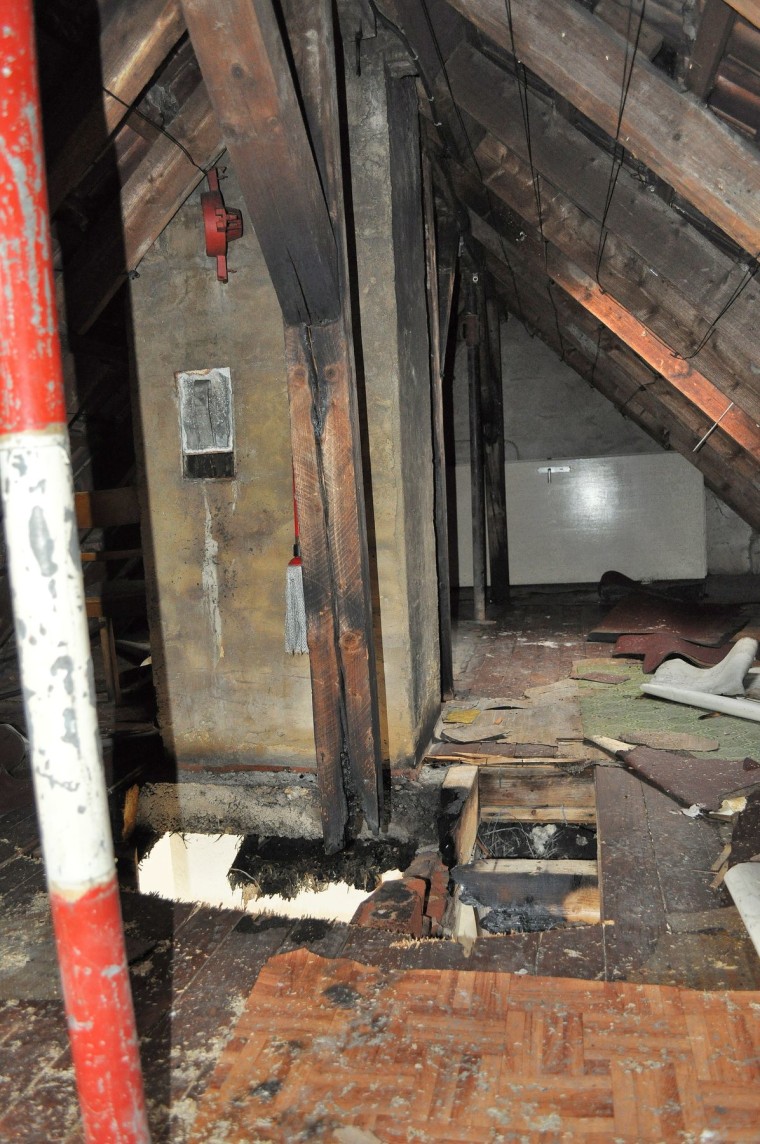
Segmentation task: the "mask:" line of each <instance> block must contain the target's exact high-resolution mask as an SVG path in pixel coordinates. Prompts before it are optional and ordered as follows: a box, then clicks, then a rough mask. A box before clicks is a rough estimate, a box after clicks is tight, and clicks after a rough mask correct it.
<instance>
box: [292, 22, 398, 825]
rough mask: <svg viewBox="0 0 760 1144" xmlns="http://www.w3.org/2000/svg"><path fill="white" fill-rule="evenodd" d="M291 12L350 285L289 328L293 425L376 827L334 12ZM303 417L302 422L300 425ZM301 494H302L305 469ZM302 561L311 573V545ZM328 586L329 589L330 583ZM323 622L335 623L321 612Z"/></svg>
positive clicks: (373, 711)
mask: <svg viewBox="0 0 760 1144" xmlns="http://www.w3.org/2000/svg"><path fill="white" fill-rule="evenodd" d="M284 16H285V20H286V26H287V31H288V35H289V37H290V39H291V41H292V42H293V43H294V44H299V43H300V44H313V45H315V46H316V47H315V50H313V51H311V50H310V51H303V50H301V51H298V50H296V51H295V52H294V58H295V62H296V67H297V69H298V75H299V86H300V93H301V98H302V99H303V102H304V107H305V112H306V117H307V122H308V124H309V128H310V131H311V137H312V140H313V146H314V152H315V154H316V156H317V160H318V162H319V163H320V165H321V171H320V173H321V179H322V185H323V186H324V187H325V193H326V195H327V204H328V209H329V215H330V218H331V220H332V226H333V227H334V228H335V238H336V243H337V251H338V258H339V264H338V273H339V279H340V282H341V313H340V316H339V318H338V319H337V320H336V321H335V322H333V323H329V324H325V325H318V326H317V325H315V326H301V327H299V329H298V330H288V331H287V334H286V340H287V342H288V344H289V345H290V346H291V347H292V348H294V349H295V350H296V352H297V353H298V354H300V364H299V366H298V368H299V369H302V370H304V371H305V372H304V374H303V375H302V377H301V382H300V384H303V383H304V382H305V383H306V385H307V386H308V395H309V396H310V401H311V405H310V408H308V411H307V406H306V404H305V403H304V405H303V406H302V407H301V408H300V409H299V410H296V411H295V413H294V411H293V410H291V430H292V432H293V433H294V440H295V434H296V432H297V434H298V439H299V442H300V443H301V444H302V445H304V447H305V448H306V447H307V446H306V445H305V443H306V442H307V439H308V435H309V434H311V438H312V440H311V443H310V444H309V445H308V451H309V456H310V460H309V466H310V467H311V466H316V468H315V469H313V471H312V475H311V480H312V486H311V492H310V498H311V499H309V501H308V504H309V512H310V513H311V514H312V516H314V515H319V516H320V517H321V518H322V522H321V523H320V521H319V520H315V519H312V521H311V523H310V524H309V526H308V527H309V528H310V530H311V531H312V534H313V533H315V531H317V530H318V529H320V528H323V529H325V530H326V532H325V536H326V545H327V547H326V557H327V566H326V568H325V564H324V557H325V552H322V551H320V553H319V564H318V566H317V575H319V576H324V574H325V571H326V572H327V575H328V579H327V584H328V587H329V594H330V599H329V606H330V608H331V609H332V611H333V613H334V616H335V620H334V622H335V638H336V647H337V674H333V673H334V672H335V670H336V665H333V664H331V665H330V670H331V674H330V676H329V677H328V678H327V679H324V680H320V683H319V686H320V688H321V689H324V693H325V694H326V693H327V691H328V690H330V689H331V690H332V710H334V707H335V704H336V703H338V704H340V705H341V707H342V711H343V713H344V716H343V717H344V734H345V742H346V748H347V754H348V768H347V770H348V774H347V773H346V769H343V770H342V779H343V783H344V784H346V786H347V787H348V788H349V789H347V791H346V795H347V797H348V799H349V801H350V802H353V801H358V804H359V806H360V807H361V810H362V812H363V814H364V817H365V819H366V821H367V824H368V825H369V827H370V829H371V830H373V831H375V830H377V829H378V827H379V822H380V811H381V807H382V761H381V757H380V726H379V713H378V697H377V676H376V666H375V649H374V635H373V628H372V601H371V591H370V577H369V556H368V551H367V522H366V513H365V508H364V485H363V476H362V459H361V436H360V422H359V411H358V401H357V391H356V390H357V387H356V367H355V362H354V353H353V342H352V337H351V330H352V319H351V302H350V291H349V289H348V280H349V269H348V259H347V253H346V234H345V211H344V205H343V172H342V155H341V145H340V126H339V124H340V119H339V112H338V94H337V80H336V62H335V42H334V33H333V26H332V9H331V7H330V5H329V3H328V2H327V0H320V2H319V3H314V4H310V5H308V6H304V5H302V4H297V3H295V2H288V3H286V5H285V6H284ZM293 360H295V359H293ZM305 397H306V391H304V398H305ZM294 417H295V418H297V419H299V427H298V428H297V429H296V430H294ZM304 472H305V471H302V475H304ZM315 479H316V487H315V485H314V480H315ZM296 495H297V496H300V495H301V493H300V491H299V472H298V466H297V467H296ZM303 559H304V569H306V565H307V563H308V561H309V553H308V551H307V548H306V547H304V548H303ZM320 590H321V591H324V584H323V585H322V588H321V589H320ZM309 607H310V608H312V607H317V602H316V601H314V600H313V599H312V600H311V601H310V603H309ZM307 620H308V615H307ZM316 622H318V623H320V624H323V623H325V622H326V621H325V618H324V617H322V616H320V617H318V619H317V621H316ZM329 718H330V724H331V730H330V735H331V737H332V739H333V740H334V731H335V727H334V724H333V719H334V716H333V715H332V714H330V716H329ZM330 766H331V768H332V773H333V774H334V776H335V779H336V781H337V779H338V777H339V772H338V768H339V767H342V764H341V760H340V758H338V759H333V761H332V763H331V764H330Z"/></svg>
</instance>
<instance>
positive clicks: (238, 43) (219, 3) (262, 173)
mask: <svg viewBox="0 0 760 1144" xmlns="http://www.w3.org/2000/svg"><path fill="white" fill-rule="evenodd" d="M183 11H184V13H185V19H186V20H187V26H188V29H189V31H190V38H191V40H192V42H193V47H194V48H195V53H196V55H197V57H198V62H199V63H200V65H201V72H202V74H203V78H204V80H205V83H206V87H207V89H208V93H209V97H210V99H211V102H212V104H213V106H214V109H215V111H216V114H217V116H218V120H219V124H220V127H221V131H222V135H223V136H224V139H225V141H226V143H227V148H228V150H229V153H230V157H231V159H232V162H233V163H234V166H235V171H236V174H237V177H238V179H239V181H240V186H241V189H242V192H243V197H244V198H245V202H246V206H247V207H248V211H249V213H250V216H251V219H252V221H253V225H254V228H255V230H256V237H257V238H258V240H259V243H260V245H261V250H262V254H263V255H264V259H265V261H266V264H267V267H268V269H269V273H270V276H271V279H272V285H273V286H274V288H275V291H276V293H277V298H278V300H279V302H280V306H281V308H282V312H283V316H284V318H285V321H286V322H288V323H290V324H299V323H305V324H312V323H316V322H331V321H334V320H335V319H337V318H338V316H339V314H340V310H341V298H340V288H339V282H338V253H337V248H336V245H335V238H334V235H333V229H332V226H331V223H330V217H329V214H328V211H327V205H326V203H325V197H324V193H323V189H322V186H321V184H320V178H319V174H318V171H317V167H316V164H315V161H314V155H313V154H312V150H311V147H310V144H309V138H308V135H307V131H306V126H305V124H304V121H303V115H302V113H301V108H300V105H299V99H298V92H297V90H296V87H295V84H294V82H293V77H292V75H291V72H290V67H289V65H288V59H287V54H286V51H285V47H284V45H283V42H282V37H281V34H280V30H279V26H278V23H277V17H276V15H275V12H274V9H273V7H272V4H271V0H259V3H257V4H255V5H252V4H250V3H246V0H215V2H214V3H210V2H209V0H183Z"/></svg>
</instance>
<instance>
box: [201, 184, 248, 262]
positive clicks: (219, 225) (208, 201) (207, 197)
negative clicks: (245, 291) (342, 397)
mask: <svg viewBox="0 0 760 1144" xmlns="http://www.w3.org/2000/svg"><path fill="white" fill-rule="evenodd" d="M207 177H208V186H209V189H208V190H207V191H204V192H203V194H202V195H201V210H202V211H203V229H204V231H205V234H206V254H207V255H208V256H209V258H215V259H216V276H217V278H218V279H219V281H220V282H226V281H227V245H228V243H230V242H232V241H233V240H234V239H236V238H240V237H241V236H242V234H243V215H242V213H241V212H240V211H236V210H231V211H228V210H227V208H226V207H225V205H224V199H223V198H222V192H221V191H220V190H219V172H218V171H217V169H216V167H212V168H211V170H210V171H209V172H208V174H207Z"/></svg>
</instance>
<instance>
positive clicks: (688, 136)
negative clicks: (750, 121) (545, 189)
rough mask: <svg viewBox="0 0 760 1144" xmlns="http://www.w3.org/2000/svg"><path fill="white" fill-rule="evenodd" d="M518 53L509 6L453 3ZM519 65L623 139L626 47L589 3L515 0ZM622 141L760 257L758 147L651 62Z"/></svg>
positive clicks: (643, 67)
mask: <svg viewBox="0 0 760 1144" xmlns="http://www.w3.org/2000/svg"><path fill="white" fill-rule="evenodd" d="M448 2H449V3H450V4H451V6H452V7H454V8H455V9H456V10H457V11H459V12H461V13H462V15H464V16H466V17H467V19H468V20H470V21H471V23H473V24H474V25H475V26H476V27H477V28H479V29H480V31H482V32H483V33H484V34H485V35H486V36H488V37H489V38H490V39H492V40H493V41H494V42H495V43H496V44H498V45H499V46H500V47H501V48H503V49H504V50H506V51H508V52H511V51H512V46H513V45H512V38H511V35H510V30H509V25H508V21H507V7H506V5H505V4H504V3H503V0H448ZM511 11H512V17H513V21H512V22H513V29H514V37H515V43H514V47H515V51H516V54H517V58H518V59H519V60H521V61H522V62H523V63H524V64H525V65H526V66H527V67H529V68H530V69H531V71H534V72H535V73H536V74H537V75H538V76H540V77H541V78H542V79H543V80H544V81H545V82H546V83H548V84H549V85H550V86H551V87H553V88H554V90H555V91H556V92H558V93H559V95H561V96H563V97H564V98H566V99H568V100H569V101H570V102H571V103H572V104H573V106H574V107H577V108H578V110H579V111H581V112H583V114H584V115H586V116H588V117H589V118H590V119H591V120H592V121H593V122H594V123H596V124H597V125H598V126H599V127H601V128H602V129H603V130H604V131H606V132H607V134H608V135H610V136H611V137H613V138H614V137H615V133H616V125H617V116H618V109H619V105H620V94H621V87H622V77H623V67H624V60H625V51H626V41H625V40H624V39H623V37H622V36H619V35H618V34H617V33H615V32H614V31H612V29H611V28H609V27H607V26H606V25H605V24H603V23H602V21H600V20H597V19H595V18H594V16H592V15H591V14H590V13H588V12H586V11H585V10H584V9H583V8H581V6H580V5H575V4H568V3H565V2H564V0H511ZM620 142H621V143H622V145H623V146H624V147H625V148H626V149H627V150H628V151H630V152H631V153H632V154H633V155H635V156H636V157H637V158H639V159H641V160H642V161H643V162H644V163H646V165H647V166H648V167H649V168H650V169H651V170H652V171H654V172H656V173H657V174H658V175H659V176H660V177H661V178H663V179H665V181H666V182H667V183H669V184H670V185H671V186H672V187H674V188H675V190H677V191H678V192H679V193H680V194H682V195H683V196H684V197H685V198H686V199H688V200H689V202H691V203H693V204H694V206H696V207H697V208H698V209H699V210H700V211H701V212H702V213H703V214H705V215H706V216H707V217H708V218H710V219H712V221H713V222H714V223H715V224H716V225H717V226H719V227H720V228H721V229H722V230H723V231H724V232H725V233H726V234H727V235H729V236H730V237H731V238H732V239H733V240H734V241H735V242H737V243H738V244H739V246H741V247H743V248H744V249H745V250H747V251H748V252H749V253H750V254H752V255H755V254H757V253H758V252H760V193H758V192H760V163H759V162H758V159H757V155H756V153H755V151H754V149H753V148H751V147H750V146H749V145H748V144H746V143H744V142H743V141H742V140H740V139H739V138H737V136H736V135H735V134H734V133H733V132H731V131H729V130H728V129H727V128H725V127H724V126H723V125H722V124H720V123H718V122H717V121H716V119H715V117H714V116H713V115H712V114H711V112H710V111H709V110H708V109H707V108H706V107H705V106H704V105H702V104H700V103H698V102H697V101H696V100H695V99H694V97H693V96H690V95H688V94H682V93H681V92H679V91H678V90H677V88H676V87H675V86H674V85H673V84H672V83H671V82H670V81H669V80H668V79H667V78H666V77H665V76H664V75H663V73H662V72H660V71H658V70H657V69H656V68H655V67H654V66H653V65H652V64H650V63H649V61H648V60H646V59H644V58H641V57H640V58H637V60H636V63H635V66H634V68H633V72H632V76H631V82H630V87H629V90H628V97H627V100H626V104H625V110H624V115H623V120H622V125H621V131H620Z"/></svg>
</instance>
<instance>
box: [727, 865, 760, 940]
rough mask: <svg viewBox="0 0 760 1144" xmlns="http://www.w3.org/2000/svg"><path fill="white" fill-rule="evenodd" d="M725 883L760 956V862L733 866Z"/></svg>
mask: <svg viewBox="0 0 760 1144" xmlns="http://www.w3.org/2000/svg"><path fill="white" fill-rule="evenodd" d="M724 881H725V883H726V885H727V886H728V892H729V893H730V895H731V897H732V898H733V899H734V904H735V906H736V908H737V910H738V911H739V913H740V914H741V917H742V921H743V922H744V924H745V926H746V927H747V933H748V934H749V936H750V937H751V938H752V944H753V945H754V947H755V949H756V950H757V952H758V954H760V862H740V863H739V864H738V866H732V867H731V869H730V870H729V871H728V872H727V873H726V876H725V878H724Z"/></svg>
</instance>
